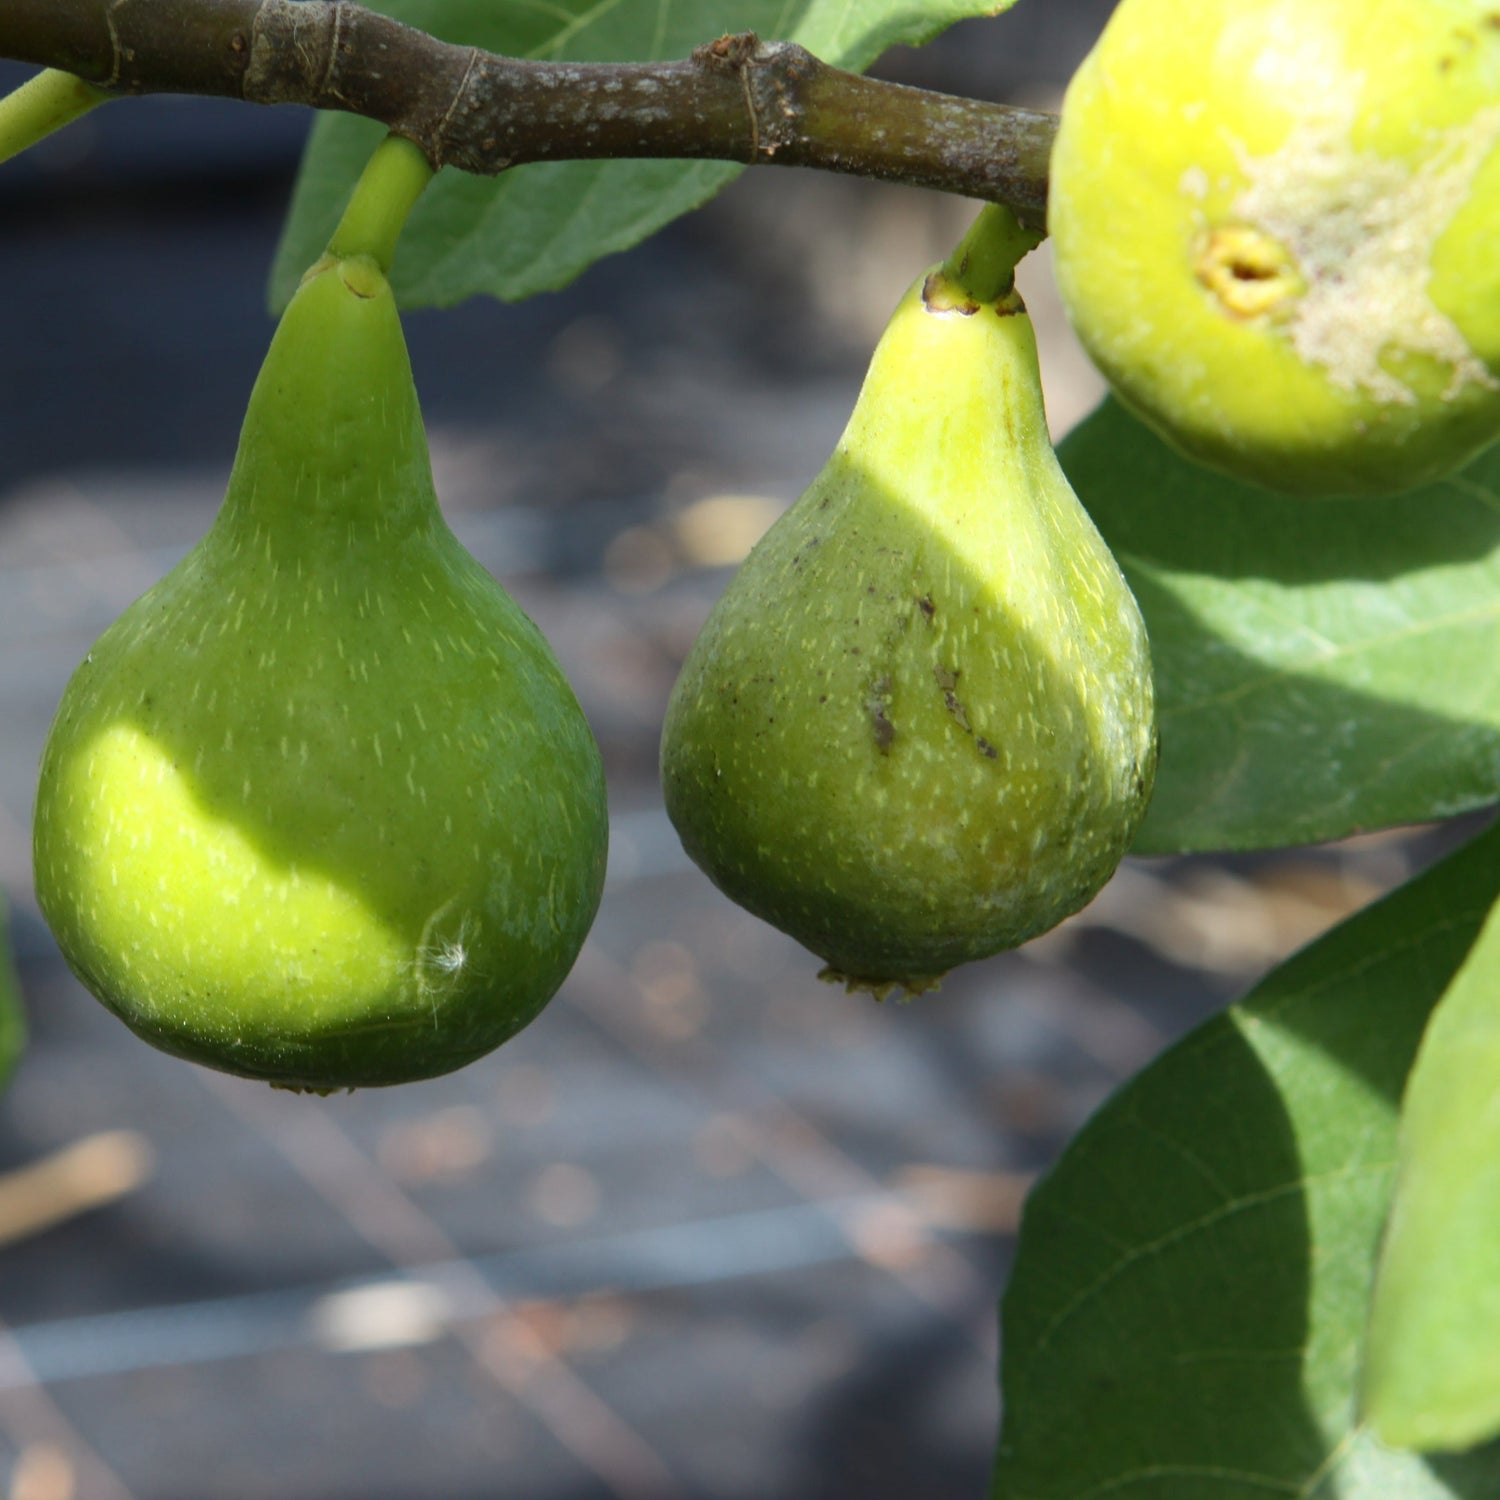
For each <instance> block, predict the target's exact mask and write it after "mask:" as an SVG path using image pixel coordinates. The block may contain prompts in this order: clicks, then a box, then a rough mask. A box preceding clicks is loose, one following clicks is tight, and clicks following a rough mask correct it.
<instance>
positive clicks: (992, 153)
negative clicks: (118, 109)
mask: <svg viewBox="0 0 1500 1500" xmlns="http://www.w3.org/2000/svg"><path fill="white" fill-rule="evenodd" d="M0 56H3V57H9V58H13V59H16V60H18V61H22V62H29V63H36V64H39V65H40V66H42V67H50V68H61V69H63V70H65V71H67V72H69V73H74V74H77V75H78V76H79V77H81V78H84V79H87V80H88V81H89V82H91V83H95V84H97V85H99V86H100V87H102V88H105V89H107V90H109V91H110V92H112V93H120V94H144V93H179V94H213V95H220V96H227V97H230V98H235V99H244V100H246V101H248V102H250V103H253V104H302V105H307V106H309V107H311V108H313V109H337V110H344V111H347V112H349V113H352V114H357V115H364V116H367V117H368V118H370V119H373V120H379V121H380V122H381V123H382V124H384V125H386V126H387V127H388V128H390V129H391V130H394V131H395V132H397V134H399V135H403V136H406V137H407V138H408V139H410V140H412V141H414V142H415V143H416V144H417V145H418V146H419V147H420V148H421V150H422V152H423V153H424V154H425V155H426V157H427V159H428V160H429V161H430V162H431V163H432V165H433V166H434V167H441V166H445V165H453V166H456V167H461V168H462V169H464V170H465V171H468V172H478V173H482V174H487V175H489V174H494V173H498V172H503V171H504V170H505V169H506V168H508V167H512V166H518V165H520V164H521V163H523V162H533V161H563V160H579V159H598V158H604V157H616V158H624V157H637V158H638V157H673V158H714V159H717V160H722V161H735V162H744V163H747V164H752V165H755V164H778V165H783V166H804V167H818V168H822V169H823V170H825V171H832V172H844V173H850V174H853V175H856V176H861V177H874V178H880V179H883V180H886V181H892V182H904V183H910V184H913V185H916V186H919V187H927V188H935V189H937V190H939V191H942V192H950V193H959V194H962V195H963V196H965V197H970V198H979V199H984V200H988V201H992V202H997V203H1004V204H1006V205H1007V206H1009V207H1010V208H1011V209H1012V210H1014V212H1015V213H1016V216H1017V217H1018V218H1019V219H1020V220H1021V222H1022V223H1023V224H1025V225H1026V226H1027V227H1028V228H1033V229H1042V228H1044V227H1045V217H1046V192H1047V159H1048V155H1049V152H1050V150H1051V145H1052V137H1053V134H1054V132H1055V130H1056V121H1055V119H1054V118H1053V117H1052V116H1051V115H1046V114H1040V113H1037V112H1034V111H1030V110H1022V109H1015V108H1011V107H1009V106H1006V105H1000V104H989V103H985V102H982V101H980V100H975V99H963V98H958V97H955V96H953V95H949V94H938V93H932V92H929V91H927V90H924V89H914V88H907V87H905V86H904V85H901V84H894V83H885V82H881V81H878V80H875V79H870V78H864V77H861V76H860V75H859V74H856V73H847V72H843V71H841V70H840V69H837V68H832V67H829V66H828V65H827V64H826V63H823V62H820V61H819V60H818V59H817V58H816V57H814V56H813V55H812V54H811V53H810V52H808V51H807V50H806V49H805V48H802V47H799V46H797V45H796V44H794V43H790V42H762V41H760V40H759V38H757V37H756V36H754V35H753V34H752V33H748V32H746V33H742V34H739V35H734V36H725V37H720V38H719V39H718V40H717V41H714V42H710V43H707V44H705V45H704V46H702V47H699V48H698V49H697V50H696V51H695V52H694V53H693V55H692V56H691V57H690V58H686V59H684V60H682V61H676V62H662V63H554V62H534V61H529V60H524V59H519V58H511V57H501V56H499V55H498V54H495V53H491V52H485V51H482V50H481V49H479V48H476V47H459V46H454V45H452V44H451V43H448V42H442V41H439V40H438V39H437V38H435V37H432V36H429V35H428V34H427V33H426V32H422V31H418V30H416V29H414V28H412V27H409V26H405V25H402V24H401V23H400V22H398V21H393V20H391V19H390V18H389V17H387V16H383V15H380V14H379V13H378V12H375V11H371V10H367V9H365V8H364V7H363V6H360V5H355V4H350V3H347V0H171V3H168V0H3V4H0Z"/></svg>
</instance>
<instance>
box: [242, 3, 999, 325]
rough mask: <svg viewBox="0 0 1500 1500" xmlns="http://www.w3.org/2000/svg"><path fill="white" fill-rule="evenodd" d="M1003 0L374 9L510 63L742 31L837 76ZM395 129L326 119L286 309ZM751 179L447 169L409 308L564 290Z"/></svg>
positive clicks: (665, 53)
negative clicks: (804, 54) (814, 60)
mask: <svg viewBox="0 0 1500 1500" xmlns="http://www.w3.org/2000/svg"><path fill="white" fill-rule="evenodd" d="M1004 8H1005V4H1004V3H1000V4H998V5H997V4H996V3H995V0H860V3H859V4H857V5H851V4H850V3H849V0H691V3H689V0H613V3H612V0H555V3H554V0H549V3H547V4H545V5H542V4H495V3H493V0H379V3H377V4H376V5H375V6H374V9H376V10H380V11H383V12H384V13H385V14H387V15H390V16H394V17H395V18H396V19H398V20H401V21H405V22H406V23H407V24H408V25H412V26H417V27H420V28H421V29H422V30H424V31H429V32H431V33H432V34H433V35H435V36H438V37H441V38H443V39H444V40H445V41H450V42H456V43H459V44H461V45H463V46H478V47H484V48H487V49H488V50H490V51H492V52H500V53H503V54H505V55H506V56H510V57H532V58H548V59H558V60H570V61H593V62H627V61H637V62H650V61H655V60H658V59H664V58H674V57H686V56H688V54H689V53H691V52H692V50H693V48H694V47H696V46H698V45H700V44H701V43H703V42H708V41H712V40H713V39H714V38H715V37H717V36H720V35H721V34H723V33H724V32H727V31H755V32H758V33H759V34H760V35H761V36H763V37H765V38H767V39H768V40H771V39H774V40H779V41H793V42H800V43H802V45H803V46H805V47H807V48H808V49H809V50H810V51H812V52H813V53H815V54H816V55H817V56H818V57H820V58H822V59H823V60H824V61H825V62H828V63H831V64H833V65H835V66H837V67H841V68H850V69H855V70H858V69H861V68H865V67H868V66H869V64H870V63H871V62H873V61H874V60H875V58H877V57H878V56H879V55H880V54H881V53H882V52H884V51H885V50H886V49H887V48H888V47H891V46H894V45H896V44H897V43H900V42H906V43H920V42H924V41H929V40H931V38H932V37H934V36H936V35H937V34H938V33H939V32H940V31H942V30H943V29H944V28H946V27H948V26H951V25H952V24H953V23H954V22H955V21H959V20H962V19H964V18H965V17H969V16H975V15H987V14H990V13H993V12H995V11H997V10H1003V9H1004ZM381 135H382V129H381V127H380V126H379V125H376V124H373V123H372V122H370V121H368V120H361V119H357V118H355V117H353V116H350V115H341V114H326V115H324V116H323V117H322V118H321V119H320V120H319V121H318V123H317V124H316V126H315V127H314V129H313V133H312V139H311V141H310V142H309V144H308V149H307V155H306V157H305V158H304V160H303V164H302V173H301V176H300V177H299V179H298V182H297V187H296V191H295V193H294V195H293V198H292V209H291V215H290V218H289V220H288V223H287V226H286V229H285V232H284V233H283V235H282V240H281V245H280V248H279V249H278V251H277V256H276V264H275V268H274V270H273V272H272V280H271V300H272V303H273V305H274V306H276V307H277V308H280V307H282V306H284V305H285V304H286V302H287V301H288V300H289V298H290V297H291V294H292V292H293V291H294V290H295V289H296V285H297V280H298V278H299V277H300V276H301V274H302V272H303V271H304V270H306V268H307V267H308V266H309V265H311V264H312V262H313V261H315V260H316V259H317V257H318V255H319V254H320V253H321V251H322V249H323V246H324V245H325V244H326V243H327V241H328V236H329V235H330V234H331V233H332V231H333V227H334V225H335V223H336V222H337V220H338V215H339V212H340V210H341V208H342V207H343V204H344V200H345V199H346V198H347V197H348V194H349V190H350V188H351V187H352V186H353V184H354V180H355V178H356V177H357V176H358V175H359V171H360V168H361V167H363V165H364V163H365V161H366V160H367V159H368V158H369V155H370V153H371V151H373V150H374V149H375V146H376V145H377V144H378V143H379V141H380V138H381ZM740 170H741V169H740V168H739V167H736V166H732V165H726V164H724V163H722V162H674V161H611V162H557V163H552V162H548V163H536V164H533V165H531V166H525V167H518V168H516V169H514V170H513V171H510V172H506V173H503V174H502V175H501V176H499V177H474V176H469V175H467V174H465V173H462V172H459V171H456V170H448V171H445V172H442V173H440V174H439V176H438V178H437V180H436V181H435V182H434V183H433V184H432V186H431V187H429V188H428V189H427V192H426V193H425V194H424V196H423V198H422V201H421V202H420V203H419V204H418V205H417V208H416V211H415V212H414V213H413V215H412V217H411V220H410V222H409V223H408V225H407V227H406V230H405V232H404V233H403V235H402V237H401V253H400V255H399V256H398V257H397V260H396V266H395V271H394V274H393V276H392V278H391V279H392V284H393V285H394V287H395V289H396V295H397V298H398V299H399V300H400V302H401V305H402V306H403V307H425V306H437V307H445V306H449V305H451V304H452V303H455V302H460V301H462V300H463V299H464V298H465V297H471V296H474V295H475V294H476V293H480V292H487V293H489V294H490V295H492V296H495V297H503V298H505V299H506V300H508V301H515V300H518V299H519V298H522V297H528V296H530V295H532V294H533V293H534V292H542V291H551V290H554V289H556V288H557V287H560V286H565V285H566V284H567V283H568V282H570V281H571V280H573V278H574V277H575V276H577V275H578V274H579V273H580V272H582V271H583V270H585V269H586V268H587V267H588V266H589V265H591V264H592V263H593V262H594V261H596V260H598V259H599V258H600V257H601V256H604V255H608V254H611V253H612V252H614V251H617V250H626V249H628V248H629V247H630V246H631V245H634V244H636V243H638V242H639V241H640V240H643V239H645V238H646V236H647V235H649V234H652V233H654V232H655V231H656V230H658V229H660V228H661V227H662V225H664V224H666V223H669V222H670V221H671V220H672V219H674V218H676V217H677V216H678V215H679V214H683V213H686V212H687V211H688V210H689V209H692V208H697V207H698V206H699V205H700V204H702V203H705V202H706V201H707V200H708V199H709V198H711V197H713V195H714V194H715V193H717V192H718V191H719V189H720V188H722V187H723V186H724V185H725V184H726V183H728V182H729V181H731V180H732V179H733V178H734V177H735V176H736V175H737V174H738V173H739V171H740Z"/></svg>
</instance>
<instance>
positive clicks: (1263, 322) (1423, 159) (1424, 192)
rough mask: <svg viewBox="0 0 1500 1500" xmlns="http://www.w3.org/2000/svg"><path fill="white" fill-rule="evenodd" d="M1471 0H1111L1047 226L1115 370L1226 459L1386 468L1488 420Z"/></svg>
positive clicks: (1069, 110) (1495, 162)
mask: <svg viewBox="0 0 1500 1500" xmlns="http://www.w3.org/2000/svg"><path fill="white" fill-rule="evenodd" d="M1493 9H1494V7H1493V6H1492V5H1490V4H1488V3H1481V0H1382V3H1380V4H1377V5H1371V4H1368V3H1366V0H1233V3H1231V0H1204V3H1201V4H1195V5H1183V4H1180V3H1178V0H1122V3H1121V4H1120V5H1119V7H1118V8H1117V9H1116V10H1115V12H1114V14H1113V16H1112V17H1111V19H1110V21H1109V24H1108V25H1107V26H1106V27H1105V30H1104V33H1103V35H1102V37H1101V38H1100V40H1099V42H1098V45H1097V46H1096V47H1095V48H1094V50H1093V51H1092V52H1091V53H1090V55H1089V56H1088V58H1087V59H1086V60H1085V62H1084V63H1083V65H1082V67H1080V68H1079V70H1078V73H1077V75H1076V76H1075V77H1074V79H1073V81H1072V83H1071V84H1070V85H1069V88H1068V91H1067V95H1066V97H1065V99H1064V102H1063V109H1062V120H1061V126H1060V129H1059V133H1058V136H1057V141H1056V145H1055V148H1054V151H1053V156H1052V170H1051V187H1050V195H1049V205H1048V226H1049V229H1050V231H1051V234H1052V241H1053V246H1054V251H1055V258H1056V266H1057V276H1058V282H1059V285H1060V287H1061V290H1062V294H1063V300H1064V303H1065V305H1066V307H1067V309H1068V313H1069V316H1070V318H1071V319H1072V322H1073V325H1074V327H1075V329H1076V330H1077V332H1078V334H1079V336H1080V338H1081V339H1082V341H1083V343H1084V345H1085V346H1086V348H1087V349H1088V351H1089V353H1090V355H1091V356H1092V357H1093V359H1094V361H1095V362H1096V363H1097V364H1098V366H1099V368H1100V369H1101V370H1102V371H1103V372H1104V374H1105V375H1106V376H1107V377H1108V379H1109V381H1110V383H1111V385H1112V386H1113V387H1114V389H1115V391H1116V393H1117V394H1118V395H1119V396H1120V397H1121V398H1122V399H1123V400H1124V401H1125V402H1126V403H1127V404H1128V405H1129V406H1130V407H1132V408H1133V409H1134V410H1135V411H1136V412H1137V413H1138V414H1139V415H1140V416H1141V417H1143V418H1144V419H1145V420H1146V421H1147V422H1149V423H1150V424H1151V425H1152V426H1153V427H1155V428H1156V429H1157V430H1158V431H1159V432H1160V433H1161V434H1162V435H1163V436H1164V437H1165V438H1167V439H1168V440H1169V441H1170V442H1171V443H1173V444H1175V445H1176V446H1177V447H1178V448H1180V449H1181V450H1182V451H1183V452H1185V453H1187V454H1188V455H1190V456H1191V457H1193V458H1196V459H1199V460H1201V461H1202V462H1204V463H1206V464H1209V465H1211V466H1213V467H1216V468H1219V469H1222V470H1223V471H1225V472H1226V473H1229V474H1232V475H1235V476H1237V477H1239V478H1242V479H1247V480H1250V481H1252V482H1254V483H1257V484H1261V485H1264V486H1266V487H1268V488H1272V489H1277V490H1283V491H1286V492H1289V493H1295V494H1310V495H1316V494H1329V495H1333V494H1349V495H1363V494H1381V493H1394V492H1398V491H1401V490H1404V489H1409V488H1412V487H1413V486H1416V485H1419V484H1422V483H1426V482H1429V481H1431V480H1433V479H1436V478H1440V477H1441V476H1442V475H1444V474H1446V473H1448V472H1450V471H1451V470H1453V469H1456V468H1457V467H1459V466H1460V465H1461V464H1463V463H1464V462H1466V461H1467V460H1468V459H1469V458H1471V457H1473V456H1474V454H1475V453H1477V452H1478V451H1479V450H1480V449H1482V448H1484V447H1485V446H1487V445H1488V444H1489V443H1491V442H1492V441H1494V439H1495V438H1496V437H1497V436H1500V257H1497V256H1496V254H1495V246H1496V244H1497V243H1500V26H1497V25H1496V24H1495V16H1494V15H1493V14H1492V12H1493Z"/></svg>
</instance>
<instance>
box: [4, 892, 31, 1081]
mask: <svg viewBox="0 0 1500 1500" xmlns="http://www.w3.org/2000/svg"><path fill="white" fill-rule="evenodd" d="M9 928H10V923H9V921H8V920H7V917H6V911H5V902H4V900H3V898H0V1084H3V1083H4V1082H5V1080H6V1079H7V1078H8V1077H9V1076H10V1072H11V1069H12V1068H14V1067H15V1065H16V1061H17V1059H18V1058H19V1057H20V1055H21V1049H22V1047H23V1046H24V1045H25V1043H26V1023H25V1019H24V1017H23V1015H22V1013H21V986H20V984H19V982H18V981H17V979H16V970H15V965H14V963H13V962H12V960H11V955H10V931H9Z"/></svg>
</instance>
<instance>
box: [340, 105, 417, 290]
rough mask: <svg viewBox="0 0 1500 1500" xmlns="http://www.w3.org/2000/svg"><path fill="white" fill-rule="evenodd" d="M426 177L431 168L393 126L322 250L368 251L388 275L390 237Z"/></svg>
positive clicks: (396, 234) (398, 234)
mask: <svg viewBox="0 0 1500 1500" xmlns="http://www.w3.org/2000/svg"><path fill="white" fill-rule="evenodd" d="M432 178H433V169H432V167H431V165H430V164H429V163H428V161H427V158H426V157H425V156H423V155H422V152H421V150H420V149H419V148H418V147H417V146H416V145H414V144H413V143H412V142H411V141H409V140H407V139H406V138H405V137H404V136H399V135H397V134H395V132H394V131H393V132H392V133H391V134H390V135H388V136H386V138H385V139H384V140H383V141H381V143H380V144H379V145H378V146H377V147H376V148H375V151H374V154H373V155H372V156H371V157H370V159H369V161H368V162H366V163H365V169H364V171H363V172H362V173H360V178H359V181H358V182H357V183H355V185H354V194H353V196H352V197H351V198H350V199H349V206H348V207H347V208H346V209H345V210H344V217H343V218H342V219H340V220H339V227H338V228H337V229H335V230H334V232H333V238H332V239H331V240H329V242H328V253H329V254H330V255H335V256H338V257H339V258H340V259H347V258H348V257H349V256H352V255H368V256H369V257H370V258H371V259H372V260H373V261H374V262H375V263H376V264H377V265H378V266H379V267H380V269H381V271H382V272H383V273H384V274H385V275H387V276H388V275H390V270H391V262H392V261H393V260H394V259H395V256H396V241H397V240H398V239H399V238H400V237H401V231H402V229H403V228H404V227H405V225H406V220H407V216H408V215H409V214H410V213H411V211H412V208H413V207H414V206H415V204H416V201H417V199H418V198H420V197H421V196H422V189H423V188H425V187H426V186H427V184H428V183H429V182H431V181H432Z"/></svg>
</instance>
